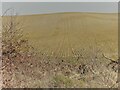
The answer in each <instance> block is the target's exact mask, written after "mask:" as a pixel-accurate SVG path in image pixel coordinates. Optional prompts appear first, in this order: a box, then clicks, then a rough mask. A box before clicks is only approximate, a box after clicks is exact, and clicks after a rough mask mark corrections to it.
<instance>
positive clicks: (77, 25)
mask: <svg viewBox="0 0 120 90" xmlns="http://www.w3.org/2000/svg"><path fill="white" fill-rule="evenodd" d="M21 18H22V19H23V21H24V24H25V25H24V26H25V28H24V29H25V30H24V31H25V32H26V33H27V37H28V38H29V40H30V41H31V43H32V44H33V45H34V46H35V47H36V48H37V49H38V50H39V51H40V52H41V53H43V54H44V55H47V56H54V57H69V56H72V57H76V56H79V55H80V53H81V52H83V51H85V50H86V51H85V52H87V53H88V52H89V51H91V49H92V48H95V49H99V50H100V51H102V53H104V54H105V55H107V56H108V57H110V58H114V59H116V58H117V52H118V35H117V34H118V33H117V32H118V25H117V22H118V21H117V14H96V13H58V14H43V15H30V16H21ZM90 53H91V52H90ZM88 54H89V53H88Z"/></svg>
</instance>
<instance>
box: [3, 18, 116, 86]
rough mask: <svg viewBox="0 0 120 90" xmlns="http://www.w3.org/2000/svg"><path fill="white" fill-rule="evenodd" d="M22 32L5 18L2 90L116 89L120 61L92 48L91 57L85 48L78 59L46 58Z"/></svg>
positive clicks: (16, 22) (75, 51) (14, 20)
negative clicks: (22, 89)
mask: <svg viewBox="0 0 120 90" xmlns="http://www.w3.org/2000/svg"><path fill="white" fill-rule="evenodd" d="M22 28H23V27H22V25H21V23H20V22H19V21H17V16H10V17H7V16H5V17H3V30H2V70H3V87H9V88H11V87H17V88H25V87H26V88H28V87H29V88H33V87H34V88H41V87H42V88H44V87H47V88H50V87H54V88H56V87H58V88H63V87H66V88H75V87H77V88H85V87H86V88H100V87H102V88H114V87H117V83H116V82H117V73H118V61H116V60H112V59H109V58H108V57H106V56H105V55H104V54H103V52H102V51H101V50H100V48H98V47H96V48H94V46H93V47H91V48H89V50H87V51H90V53H87V52H86V48H84V49H83V48H82V49H78V50H74V51H73V54H75V53H78V54H79V55H77V56H76V57H59V56H58V57H50V56H46V55H44V54H43V53H36V50H35V49H34V48H33V47H32V46H31V45H30V44H29V41H28V40H27V39H25V38H24V37H23V31H22ZM93 48H94V49H93ZM71 53H72V52H71Z"/></svg>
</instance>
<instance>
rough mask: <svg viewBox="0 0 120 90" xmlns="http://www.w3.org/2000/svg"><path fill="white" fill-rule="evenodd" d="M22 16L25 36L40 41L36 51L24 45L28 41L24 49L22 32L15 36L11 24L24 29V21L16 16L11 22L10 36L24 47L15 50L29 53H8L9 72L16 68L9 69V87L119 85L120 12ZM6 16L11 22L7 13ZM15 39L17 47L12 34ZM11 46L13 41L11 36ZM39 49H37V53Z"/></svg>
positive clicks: (92, 86)
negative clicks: (20, 39) (27, 50)
mask: <svg viewBox="0 0 120 90" xmlns="http://www.w3.org/2000/svg"><path fill="white" fill-rule="evenodd" d="M17 18H18V19H17V20H19V21H20V23H23V33H22V34H24V35H23V36H25V37H26V38H27V39H28V40H27V41H28V42H29V43H30V44H31V45H32V46H34V49H33V51H32V50H31V49H30V50H31V51H29V52H31V53H30V54H28V55H27V57H26V52H24V49H26V48H27V47H24V48H23V50H22V51H20V50H19V48H18V47H17V46H16V43H18V42H19V38H20V37H18V36H19V34H21V33H17V34H15V36H14V33H11V31H10V30H13V31H14V30H15V31H16V29H18V30H19V28H21V26H20V27H19V26H17V24H18V23H17V24H16V22H14V20H11V19H12V18H11V19H10V21H12V22H10V23H9V26H11V25H12V28H10V29H9V26H6V27H8V29H7V30H9V32H10V34H11V35H10V34H7V35H6V37H7V36H8V35H10V36H11V37H13V36H14V37H15V38H14V39H12V43H13V45H14V43H15V42H16V43H15V45H14V47H15V48H18V49H17V50H16V49H15V50H16V51H17V52H18V53H20V54H21V52H24V53H22V54H21V55H23V54H25V57H20V56H21V55H19V56H18V57H14V59H13V57H11V59H10V60H9V59H8V60H9V61H10V65H11V63H12V65H11V67H9V66H8V70H5V73H8V72H9V71H10V70H11V71H12V74H11V73H10V75H9V74H4V75H5V76H4V77H5V82H6V78H7V79H8V82H7V83H8V86H7V87H16V88H25V87H27V88H54V87H58V88H66V87H67V88H71V87H72V88H113V87H117V86H118V83H117V77H118V68H117V67H118V62H117V59H118V21H117V20H118V17H117V14H102V13H101V14H100V13H98V14H97V13H55V14H41V15H26V16H18V17H17ZM4 21H5V19H4ZM6 21H7V22H8V19H7V18H6ZM5 23H6V22H5ZM3 24H4V22H3ZM16 26H17V28H15V27H16ZM7 32H8V31H7ZM7 32H6V33H7ZM6 33H4V34H6ZM12 34H13V36H12ZM17 35H18V36H17ZM4 37H5V36H4ZM3 39H4V38H3ZM5 39H6V38H5ZM7 39H9V37H8V38H7ZM25 40H26V39H25ZM25 40H24V41H25ZM22 41H23V40H22ZM9 43H10V47H13V46H12V45H11V40H8V44H9ZM23 44H24V43H23ZM5 46H7V44H6V42H5ZM18 46H20V45H19V44H18ZM23 46H24V45H23ZM20 48H21V47H20ZM9 49H10V48H9V47H8V48H6V49H5V50H6V51H7V52H8V51H11V49H10V50H9ZM34 50H35V53H36V52H37V55H36V54H35V55H34ZM29 52H28V53H29ZM9 54H10V53H9V52H8V53H7V55H8V56H10V55H9ZM12 54H13V55H14V53H12ZM31 54H32V55H31ZM11 56H12V55H11ZM5 57H6V56H5ZM30 57H31V58H30ZM8 58H9V57H8ZM5 60H6V58H3V61H5ZM113 60H116V61H113ZM11 61H13V62H11ZM114 62H115V63H114ZM5 65H6V64H5ZM8 65H9V64H8ZM9 69H10V70H9ZM6 75H7V76H6ZM10 76H11V81H10V80H9V77H10ZM9 81H10V83H9ZM9 84H11V85H9Z"/></svg>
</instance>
